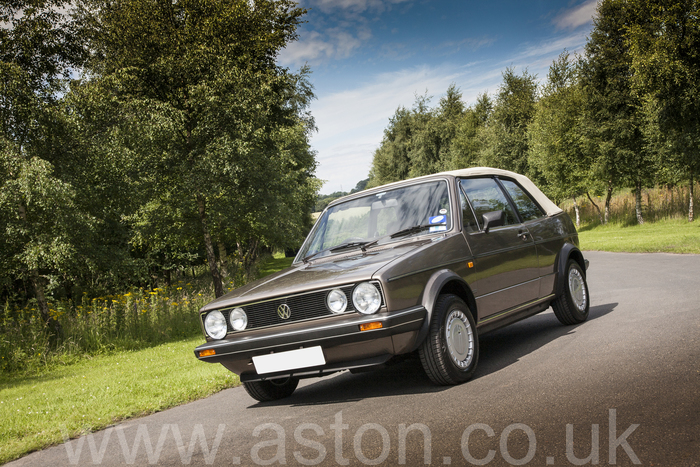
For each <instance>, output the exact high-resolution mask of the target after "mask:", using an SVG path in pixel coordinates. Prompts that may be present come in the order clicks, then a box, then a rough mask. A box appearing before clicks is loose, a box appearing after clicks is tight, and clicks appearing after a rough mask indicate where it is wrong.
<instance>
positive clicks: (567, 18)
mask: <svg viewBox="0 0 700 467" xmlns="http://www.w3.org/2000/svg"><path fill="white" fill-rule="evenodd" d="M597 6H598V0H588V1H587V2H585V3H583V4H581V5H578V6H576V7H574V8H571V9H569V10H566V11H564V12H562V13H560V14H559V15H557V16H556V18H554V24H555V25H556V27H557V29H576V28H578V27H579V26H583V25H585V24H588V23H590V22H591V21H592V20H593V16H594V15H595V12H596V7H597Z"/></svg>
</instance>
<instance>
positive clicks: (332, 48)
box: [279, 25, 372, 66]
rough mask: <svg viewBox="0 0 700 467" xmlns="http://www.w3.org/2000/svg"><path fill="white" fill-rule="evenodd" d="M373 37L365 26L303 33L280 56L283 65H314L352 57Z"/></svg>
mask: <svg viewBox="0 0 700 467" xmlns="http://www.w3.org/2000/svg"><path fill="white" fill-rule="evenodd" d="M371 37H372V32H371V31H370V29H369V28H368V27H366V26H365V25H355V26H352V27H350V28H343V27H335V28H328V29H326V30H324V31H323V32H319V31H309V32H303V33H302V34H301V38H300V40H298V41H295V42H291V43H290V44H288V45H287V47H286V48H285V49H283V50H282V52H281V53H280V55H279V61H280V63H281V64H283V65H288V66H291V65H294V66H300V65H303V64H304V63H310V64H312V65H314V64H318V63H320V62H323V61H324V60H328V59H343V58H348V57H350V56H351V55H352V54H353V53H354V52H355V51H356V50H357V49H359V48H360V47H362V45H363V44H364V43H366V42H367V41H369V39H371Z"/></svg>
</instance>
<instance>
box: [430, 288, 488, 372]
mask: <svg viewBox="0 0 700 467" xmlns="http://www.w3.org/2000/svg"><path fill="white" fill-rule="evenodd" d="M418 354H419V355H420V361H421V364H422V365H423V369H424V370H425V373H426V374H427V375H428V378H430V380H431V381H432V382H434V383H435V384H440V385H443V386H446V385H451V384H460V383H464V382H465V381H467V380H469V379H470V378H471V377H472V375H473V374H474V370H475V369H476V364H477V362H478V361H479V336H478V334H477V332H476V325H475V324H474V318H473V317H472V314H471V312H470V311H469V308H468V307H467V305H466V304H465V303H464V301H462V299H461V298H459V297H458V296H456V295H440V297H438V301H437V303H436V304H435V310H434V311H433V315H432V318H431V322H430V330H429V331H428V336H427V337H426V338H425V341H423V343H422V344H421V346H420V347H419V349H418Z"/></svg>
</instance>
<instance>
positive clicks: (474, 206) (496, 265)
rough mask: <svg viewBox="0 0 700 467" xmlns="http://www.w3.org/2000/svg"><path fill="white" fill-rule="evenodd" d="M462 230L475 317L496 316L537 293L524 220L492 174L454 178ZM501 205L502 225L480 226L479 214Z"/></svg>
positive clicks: (532, 252)
mask: <svg viewBox="0 0 700 467" xmlns="http://www.w3.org/2000/svg"><path fill="white" fill-rule="evenodd" d="M459 188H460V197H461V200H462V213H463V233H464V236H465V239H466V241H467V243H468V244H469V247H470V248H471V251H472V254H473V256H474V268H475V271H474V273H472V275H471V276H470V286H471V287H472V290H473V292H474V294H475V298H476V303H477V308H478V311H479V320H480V321H483V320H488V319H493V318H495V317H496V316H497V315H498V314H499V313H502V312H506V311H508V310H510V309H512V308H515V307H517V306H519V305H522V304H524V303H527V302H530V301H533V300H536V299H537V298H538V296H539V289H540V286H539V271H538V262H537V249H536V247H535V243H534V241H533V238H532V235H531V234H530V232H529V230H528V229H527V226H526V225H524V224H523V222H522V221H521V219H520V217H519V215H518V213H517V211H516V210H515V208H514V206H513V204H512V201H511V199H510V198H509V196H508V195H506V193H505V192H504V190H503V187H502V185H501V184H500V182H499V181H498V180H497V179H496V178H465V179H460V181H459ZM493 211H503V213H504V216H505V219H504V225H502V226H498V227H493V228H489V229H488V232H486V231H485V229H484V225H483V223H484V222H483V215H484V214H486V213H488V212H493Z"/></svg>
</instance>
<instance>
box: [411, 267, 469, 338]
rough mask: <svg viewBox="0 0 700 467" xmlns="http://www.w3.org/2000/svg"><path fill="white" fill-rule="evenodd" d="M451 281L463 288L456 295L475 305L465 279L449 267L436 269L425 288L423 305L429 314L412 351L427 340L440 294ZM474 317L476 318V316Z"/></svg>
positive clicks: (422, 298)
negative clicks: (470, 297)
mask: <svg viewBox="0 0 700 467" xmlns="http://www.w3.org/2000/svg"><path fill="white" fill-rule="evenodd" d="M451 282H452V283H453V284H455V285H456V286H457V287H459V288H460V289H461V291H460V292H461V293H457V294H456V295H458V296H460V298H462V299H463V300H464V301H465V302H466V303H467V305H468V306H469V307H470V308H471V307H472V306H474V305H475V304H473V303H472V302H473V300H470V299H469V298H468V297H469V296H470V289H469V285H468V284H467V283H466V282H465V281H464V279H462V278H461V277H460V276H459V275H457V274H456V273H455V272H454V271H451V270H449V269H440V270H439V271H435V272H434V273H433V275H432V276H430V279H428V282H426V284H425V288H424V289H423V296H422V297H421V305H423V307H424V308H425V309H426V311H427V314H426V316H425V321H424V322H423V325H422V326H421V329H420V331H418V336H417V338H416V344H415V346H414V348H413V349H411V351H413V350H416V349H417V348H418V347H420V345H421V344H422V343H423V340H425V338H426V336H427V335H428V332H429V330H430V322H431V320H432V317H433V310H434V309H435V303H437V299H438V296H439V295H440V292H441V291H442V290H443V289H444V288H445V286H446V285H447V284H448V283H451ZM472 311H473V310H472ZM474 319H475V320H476V316H475V317H474Z"/></svg>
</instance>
